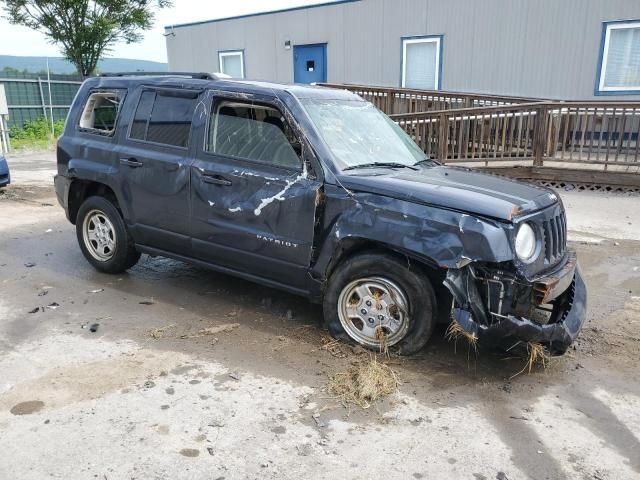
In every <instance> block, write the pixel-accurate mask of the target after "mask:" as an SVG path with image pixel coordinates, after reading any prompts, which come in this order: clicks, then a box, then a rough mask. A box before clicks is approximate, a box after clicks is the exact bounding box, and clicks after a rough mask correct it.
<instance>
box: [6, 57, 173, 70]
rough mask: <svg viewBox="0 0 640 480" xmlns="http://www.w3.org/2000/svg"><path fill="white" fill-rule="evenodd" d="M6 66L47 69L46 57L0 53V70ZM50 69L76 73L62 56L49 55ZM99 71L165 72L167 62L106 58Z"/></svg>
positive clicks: (22, 68) (99, 66)
mask: <svg viewBox="0 0 640 480" xmlns="http://www.w3.org/2000/svg"><path fill="white" fill-rule="evenodd" d="M5 67H11V68H15V69H17V70H20V71H23V70H27V71H29V72H33V73H37V72H41V71H45V70H46V69H47V58H46V57H16V56H13V55H0V70H2V69H3V68H5ZM49 69H50V70H51V73H61V74H69V73H75V70H76V69H75V68H74V67H73V65H72V64H71V63H69V62H68V61H67V60H65V59H64V58H61V57H49ZM98 71H99V72H102V73H105V72H138V71H142V72H165V71H167V64H166V63H161V62H151V61H149V60H133V59H129V58H106V59H104V60H102V61H101V62H100V63H99V64H98Z"/></svg>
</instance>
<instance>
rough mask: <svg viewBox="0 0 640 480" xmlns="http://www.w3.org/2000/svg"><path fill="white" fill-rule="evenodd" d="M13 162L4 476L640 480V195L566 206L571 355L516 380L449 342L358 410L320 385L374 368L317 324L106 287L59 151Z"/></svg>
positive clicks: (208, 285) (217, 280)
mask: <svg viewBox="0 0 640 480" xmlns="http://www.w3.org/2000/svg"><path fill="white" fill-rule="evenodd" d="M9 162H10V166H11V168H12V175H13V178H14V181H15V184H14V185H13V186H11V187H10V188H8V189H7V190H6V191H5V192H4V193H2V194H0V451H1V452H2V454H1V455H0V478H2V479H4V478H6V479H13V478H16V479H17V478H19V479H42V478H63V479H93V478H99V479H130V478H137V479H151V478H153V479H156V478H157V479H165V478H166V479H175V478H193V479H204V478H206V479H221V478H225V479H236V478H241V479H244V478H251V479H253V478H278V479H283V478H286V479H289V478H290V479H300V478H331V479H334V478H354V479H356V478H357V479H367V478H380V477H386V478H399V479H400V478H401V479H405V478H416V479H420V478H425V479H426V478H431V479H449V478H450V479H470V480H482V479H486V480H491V479H494V478H499V479H509V480H514V479H525V478H532V479H553V480H556V479H596V480H598V479H600V480H603V479H611V480H614V479H615V480H617V479H632V478H640V373H638V365H639V362H640V353H639V352H640V208H638V205H640V197H638V196H630V195H604V194H593V193H591V194H589V193H576V192H569V193H567V194H566V195H565V194H564V193H563V192H560V193H561V194H562V195H563V198H564V199H565V203H566V204H567V208H568V211H569V213H568V215H569V228H570V230H571V235H570V239H572V240H573V241H572V242H571V243H572V247H573V248H575V249H577V250H578V254H579V257H580V261H581V263H582V267H583V270H584V272H585V275H586V279H587V283H588V287H589V290H590V297H589V301H590V305H589V319H588V323H587V326H586V328H585V330H584V331H583V333H582V335H581V337H580V339H579V341H578V343H577V345H576V346H575V349H572V350H571V351H570V353H568V354H567V355H566V356H564V357H562V358H556V359H553V360H552V362H551V365H550V367H549V368H548V369H547V370H545V371H543V370H537V371H535V372H534V373H533V374H531V375H526V374H523V375H519V376H516V377H515V378H511V377H512V376H513V375H514V374H516V373H517V372H518V371H519V370H521V369H522V367H523V361H522V360H521V359H505V358H502V357H498V356H496V355H495V354H493V353H491V352H486V351H480V352H478V354H477V355H476V354H474V353H473V352H471V353H470V352H468V350H467V348H466V347H464V346H462V345H460V344H459V345H458V346H457V348H454V345H453V344H451V343H449V342H447V341H445V340H444V338H443V337H444V329H439V330H437V331H436V332H435V334H434V338H433V340H432V341H431V342H430V344H429V345H428V347H427V348H426V349H425V350H424V351H423V352H422V353H421V354H420V355H418V356H416V357H413V358H409V359H396V358H392V359H391V360H389V363H390V365H391V366H392V368H394V369H395V371H396V372H397V374H398V376H399V378H400V380H401V382H402V384H401V386H400V388H399V392H398V393H397V394H394V395H392V396H390V397H387V398H386V399H385V400H384V401H382V402H380V403H377V404H375V405H374V406H373V407H371V408H370V409H368V410H362V409H360V408H358V407H348V408H346V407H345V406H344V405H342V403H341V402H340V400H339V399H336V398H332V396H331V395H330V394H329V393H328V392H327V391H326V389H325V386H326V385H327V381H328V379H329V377H330V376H332V375H334V374H335V373H336V372H340V371H344V370H345V369H346V368H348V367H349V366H350V365H352V364H353V363H355V362H360V361H366V360H367V359H368V357H369V354H367V353H363V351H362V350H359V349H352V348H350V347H348V346H344V345H333V344H331V343H329V344H328V343H327V342H328V338H327V335H326V333H325V332H324V331H322V330H321V329H320V328H318V323H319V321H320V314H321V312H320V309H319V307H317V306H314V305H310V304H308V303H307V302H306V301H305V300H304V299H300V298H297V297H294V296H291V295H288V294H285V293H281V292H278V291H275V290H271V289H268V288H265V287H261V286H257V285H254V284H251V283H247V282H245V281H241V280H238V279H235V278H232V277H228V276H224V275H220V274H217V273H212V272H210V271H206V270H203V269H200V268H196V267H193V266H190V265H186V264H183V263H180V262H176V261H172V260H166V259H162V258H150V257H146V256H144V257H143V258H142V260H141V262H140V264H139V265H137V266H136V267H135V268H134V269H132V270H131V271H130V272H129V273H127V274H125V275H120V276H108V275H103V274H100V273H97V272H96V271H95V270H93V269H92V268H91V267H90V266H89V264H88V263H87V262H86V261H85V260H84V258H83V257H82V255H81V253H80V251H79V248H78V246H77V243H76V239H75V231H74V227H73V226H72V225H70V224H69V223H67V221H66V220H65V218H64V214H63V211H62V209H61V208H60V207H59V206H58V205H57V202H56V201H55V198H54V194H53V189H52V180H51V177H52V174H53V170H54V169H55V164H54V160H53V155H52V153H50V152H49V153H46V154H32V155H23V156H20V157H12V158H10V159H9ZM31 265H32V266H31ZM36 308H37V311H36ZM32 312H33V313H32ZM92 327H93V328H92ZM204 329H212V330H208V331H207V330H205V331H204V332H203V330H204ZM92 330H96V331H92Z"/></svg>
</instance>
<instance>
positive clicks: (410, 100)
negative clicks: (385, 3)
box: [322, 83, 542, 115]
mask: <svg viewBox="0 0 640 480" xmlns="http://www.w3.org/2000/svg"><path fill="white" fill-rule="evenodd" d="M322 85H323V86H325V87H330V88H341V89H346V90H349V91H351V92H353V93H355V94H357V95H360V96H361V97H362V98H364V99H365V100H367V101H369V102H371V103H373V104H374V105H375V106H376V107H378V108H379V109H380V110H382V111H383V112H385V113H386V114H387V115H393V114H400V113H414V112H428V111H433V110H451V109H458V108H468V107H489V106H497V105H512V104H518V103H529V102H534V101H541V100H542V99H534V98H524V97H506V96H499V95H482V94H473V93H461V92H446V91H442V90H412V89H408V88H401V89H399V88H388V87H370V86H366V85H340V84H332V83H323V84H322Z"/></svg>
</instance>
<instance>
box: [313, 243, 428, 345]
mask: <svg viewBox="0 0 640 480" xmlns="http://www.w3.org/2000/svg"><path fill="white" fill-rule="evenodd" d="M435 307H436V301H435V295H434V293H433V288H432V287H431V283H430V282H429V280H428V278H427V277H426V276H425V275H424V273H423V272H422V271H420V270H418V269H414V268H413V267H412V266H410V265H408V264H407V262H406V261H404V262H403V261H401V260H400V259H399V258H397V257H395V256H393V255H388V254H379V253H367V254H361V255H357V256H354V257H352V258H349V259H348V260H346V261H345V262H344V263H343V264H342V265H340V266H339V267H338V268H337V269H336V271H335V272H334V274H333V275H332V276H331V278H330V280H329V285H328V288H327V291H326V293H325V297H324V316H325V322H326V325H327V328H328V329H329V331H330V332H331V334H332V335H333V336H335V337H336V338H340V339H344V340H350V341H354V342H356V343H359V344H360V345H362V346H364V347H367V348H370V349H372V350H378V351H380V350H383V349H385V348H391V349H392V350H395V351H397V352H398V353H401V354H404V355H411V354H413V353H416V352H418V351H419V350H420V349H421V348H422V347H424V345H425V344H426V343H427V341H428V340H429V338H430V337H431V333H432V331H433V326H434V324H435V312H436V308H435Z"/></svg>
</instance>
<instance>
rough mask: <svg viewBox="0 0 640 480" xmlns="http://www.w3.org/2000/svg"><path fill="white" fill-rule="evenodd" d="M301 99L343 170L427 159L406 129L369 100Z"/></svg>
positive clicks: (407, 164)
mask: <svg viewBox="0 0 640 480" xmlns="http://www.w3.org/2000/svg"><path fill="white" fill-rule="evenodd" d="M301 101H302V104H303V106H304V108H305V110H306V111H307V113H308V114H309V117H310V118H311V121H312V123H313V124H314V126H315V127H316V129H317V130H318V133H319V134H320V136H321V137H322V139H323V140H324V142H325V143H326V145H327V147H329V150H330V151H331V153H332V155H333V158H334V161H335V162H336V164H337V166H338V168H340V169H341V170H345V169H352V168H358V167H359V166H373V165H376V164H378V165H379V164H387V165H389V164H399V165H406V166H412V165H415V164H416V163H418V162H421V161H424V160H425V159H426V156H425V154H424V152H423V151H422V150H421V149H420V147H418V146H417V145H416V144H415V142H414V141H413V140H411V138H410V137H409V136H408V135H407V134H406V133H405V132H404V130H402V129H401V128H400V127H399V126H398V125H397V124H396V123H395V122H394V121H393V120H391V119H390V118H389V117H387V116H386V115H385V114H384V113H382V112H381V111H380V110H378V109H377V108H375V107H374V106H373V105H372V104H370V103H369V102H363V101H352V100H316V99H303V100H301Z"/></svg>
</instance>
